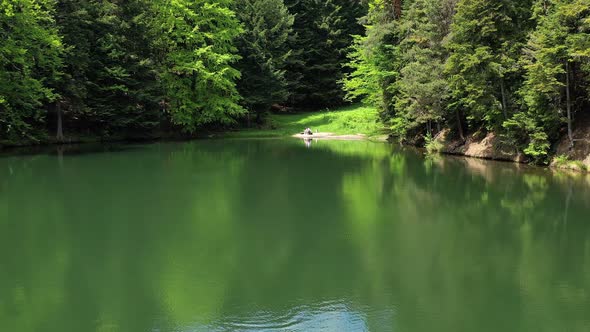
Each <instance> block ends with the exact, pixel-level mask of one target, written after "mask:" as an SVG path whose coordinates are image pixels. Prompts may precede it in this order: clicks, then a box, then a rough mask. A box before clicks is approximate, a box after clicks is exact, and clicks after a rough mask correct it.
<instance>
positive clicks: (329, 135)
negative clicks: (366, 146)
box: [293, 133, 367, 140]
mask: <svg viewBox="0 0 590 332" xmlns="http://www.w3.org/2000/svg"><path fill="white" fill-rule="evenodd" d="M293 137H296V138H303V139H333V140H363V139H367V136H365V135H362V134H355V135H335V134H332V133H315V134H313V135H305V134H295V135H293Z"/></svg>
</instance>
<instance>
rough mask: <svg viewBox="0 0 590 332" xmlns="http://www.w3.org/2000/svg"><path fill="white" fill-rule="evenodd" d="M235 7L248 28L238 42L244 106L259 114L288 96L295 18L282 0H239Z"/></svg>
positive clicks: (240, 83) (239, 88) (239, 86)
mask: <svg viewBox="0 0 590 332" xmlns="http://www.w3.org/2000/svg"><path fill="white" fill-rule="evenodd" d="M235 8H236V9H235V11H236V13H237V16H238V18H239V19H240V21H241V22H242V24H243V26H244V30H245V31H244V33H243V34H242V35H241V36H240V38H239V41H238V48H239V53H240V56H241V60H240V62H239V63H238V69H239V70H240V72H241V74H242V77H241V79H240V80H239V82H238V90H239V92H240V94H241V95H242V96H243V100H242V103H243V104H244V106H245V107H246V108H247V109H248V110H249V111H250V112H254V113H255V114H256V115H257V116H258V117H260V116H261V114H263V113H265V112H267V111H269V110H270V108H271V106H272V105H273V104H275V103H283V102H285V101H286V100H287V98H288V97H289V91H288V88H287V78H286V76H285V75H286V70H285V67H286V65H287V61H288V59H289V57H290V56H291V51H290V50H289V48H288V45H287V42H288V40H289V38H290V37H291V36H292V26H293V20H294V17H293V15H291V14H290V13H289V12H288V10H287V7H286V6H285V5H284V3H283V1H282V0H237V1H236V5H235Z"/></svg>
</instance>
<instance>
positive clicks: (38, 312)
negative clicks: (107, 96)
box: [0, 139, 590, 332]
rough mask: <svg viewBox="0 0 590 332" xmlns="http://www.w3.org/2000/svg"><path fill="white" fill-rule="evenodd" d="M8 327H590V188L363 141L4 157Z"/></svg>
mask: <svg viewBox="0 0 590 332" xmlns="http://www.w3.org/2000/svg"><path fill="white" fill-rule="evenodd" d="M0 331H7V332H8V331H10V332H33V331H34V332H90V331H92V332H94V331H96V332H140V331H141V332H148V331H149V332H180V331H182V332H189V331H190V332H197V331H199V332H200V331H407V332H416V331H419V332H422V331H424V332H426V331H439V332H441V331H442V332H458V331H466V332H467V331H470V332H471V331H503V332H505V331H531V332H533V331H534V332H539V331H551V332H554V331H576V332H577V331H590V180H589V179H588V178H587V177H584V176H581V175H577V176H572V175H568V174H565V173H552V172H551V171H549V170H547V169H541V168H534V167H528V166H523V165H515V164H510V163H498V162H490V161H482V160H477V159H465V158H456V157H441V156H436V157H425V156H424V155H423V154H422V153H420V152H417V151H414V150H408V149H402V148H399V147H397V146H392V145H389V144H384V143H371V142H365V141H319V142H311V145H310V146H307V145H306V144H304V142H303V141H299V140H295V139H278V140H237V139H236V140H202V141H192V142H184V143H155V144H146V145H121V146H117V145H113V146H108V147H98V148H92V149H91V148H82V149H80V148H59V149H58V148H51V149H50V150H48V151H45V152H43V153H36V154H18V155H14V154H13V155H4V156H3V157H1V158H0Z"/></svg>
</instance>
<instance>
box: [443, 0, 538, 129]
mask: <svg viewBox="0 0 590 332" xmlns="http://www.w3.org/2000/svg"><path fill="white" fill-rule="evenodd" d="M530 8H531V3H530V1H529V0H524V1H511V0H499V1H487V0H461V1H459V3H458V4H457V13H456V15H455V17H454V22H453V24H452V37H451V39H450V42H449V45H448V47H449V50H450V51H451V56H450V57H449V59H448V61H447V70H448V73H449V74H450V87H451V95H452V103H451V104H450V105H449V106H450V107H451V108H454V109H461V110H464V111H465V112H466V115H467V118H468V119H469V120H470V123H471V124H473V125H475V126H477V125H485V126H486V127H487V128H488V129H494V128H495V129H497V128H501V125H502V122H503V121H505V120H506V119H507V118H508V117H509V116H510V114H511V113H512V112H513V111H511V110H510V109H511V107H513V106H514V102H513V94H514V91H516V90H517V89H518V88H519V86H520V82H519V77H520V75H518V73H519V72H520V70H521V68H519V66H518V62H517V60H518V58H519V56H520V54H521V49H522V46H523V44H524V42H525V39H526V34H527V31H528V30H529V25H530V23H529V22H530V16H531V13H530ZM515 76H516V77H515Z"/></svg>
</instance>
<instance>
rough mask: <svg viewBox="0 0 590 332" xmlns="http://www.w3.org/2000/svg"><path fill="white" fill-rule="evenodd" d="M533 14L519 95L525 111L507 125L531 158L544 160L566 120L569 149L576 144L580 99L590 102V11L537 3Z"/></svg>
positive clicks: (558, 0)
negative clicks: (576, 120) (515, 133)
mask: <svg viewBox="0 0 590 332" xmlns="http://www.w3.org/2000/svg"><path fill="white" fill-rule="evenodd" d="M534 13H535V19H536V21H537V27H536V29H535V30H534V31H533V32H532V33H531V35H530V37H529V41H528V44H527V46H526V49H525V56H524V57H523V61H522V62H523V64H524V67H525V69H526V75H525V83H524V85H523V87H522V89H521V91H520V94H521V95H522V97H523V100H524V102H525V104H526V107H527V108H526V112H523V113H520V114H517V115H515V117H514V118H513V119H511V121H508V122H507V123H506V124H505V126H506V127H507V128H511V129H514V131H515V132H517V133H519V134H518V136H517V138H519V139H520V140H521V141H524V142H527V143H526V144H528V145H526V147H525V152H526V153H527V154H528V155H530V156H531V157H533V158H536V159H539V160H542V159H544V158H545V157H546V156H547V154H548V151H549V148H550V142H551V141H554V140H555V139H557V136H558V130H559V128H560V127H561V122H562V120H563V121H564V122H565V123H566V124H567V127H568V130H567V133H568V137H569V140H570V145H571V146H573V144H574V137H573V134H572V125H573V124H572V123H573V118H574V113H575V110H576V109H579V108H580V106H582V105H581V103H579V102H576V99H578V98H577V97H580V98H582V99H585V100H587V98H588V90H587V87H588V82H587V79H588V77H589V74H590V71H589V70H588V69H590V68H588V67H587V65H588V63H589V60H590V52H589V51H588V50H589V49H590V26H589V21H590V7H589V6H588V5H587V3H586V1H584V0H538V1H536V3H535V6H534ZM574 72H577V73H578V75H577V76H576V75H574Z"/></svg>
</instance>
